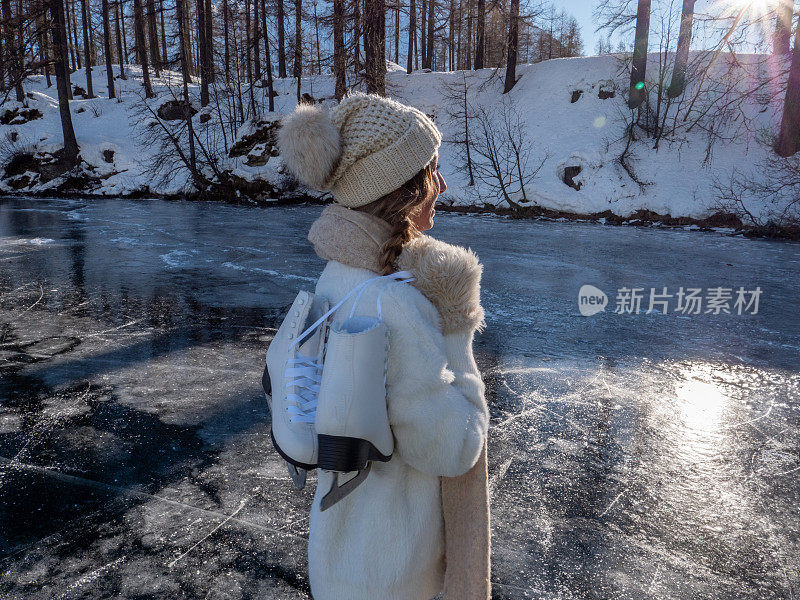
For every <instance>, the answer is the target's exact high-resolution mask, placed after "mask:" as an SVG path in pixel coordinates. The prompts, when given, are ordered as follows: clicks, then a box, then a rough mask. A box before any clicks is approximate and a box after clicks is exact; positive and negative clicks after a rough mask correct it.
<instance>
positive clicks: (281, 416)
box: [263, 291, 329, 489]
mask: <svg viewBox="0 0 800 600" xmlns="http://www.w3.org/2000/svg"><path fill="white" fill-rule="evenodd" d="M328 307H329V304H328V301H327V300H325V299H324V298H317V297H314V295H313V294H311V293H309V292H304V291H301V292H300V293H299V294H298V295H297V297H296V298H295V301H294V303H293V304H292V307H291V309H289V314H288V315H287V318H286V319H284V321H283V323H282V324H281V327H280V329H278V332H277V333H276V334H275V338H274V339H273V340H272V343H271V344H270V346H269V349H268V350H267V368H266V369H265V372H264V375H265V380H264V381H263V384H264V391H265V392H266V393H267V394H268V397H269V401H270V411H271V412H272V432H271V435H272V443H273V445H274V446H275V449H276V450H277V451H278V453H279V454H280V455H281V456H282V457H283V458H284V460H286V463H287V465H288V468H289V474H290V475H291V477H292V481H294V484H295V485H296V486H297V488H298V489H303V487H304V486H305V481H306V472H307V471H309V470H311V469H314V468H316V466H317V436H316V432H315V430H314V419H315V412H316V409H317V395H318V393H319V384H320V382H321V380H322V364H323V359H324V350H325V338H326V336H327V333H328V322H327V321H326V320H324V319H323V320H322V321H321V322H319V323H317V327H316V328H315V329H309V330H308V331H304V329H306V326H307V325H308V323H309V322H310V321H315V320H317V319H318V318H319V317H320V316H321V315H324V314H326V313H327V312H328ZM301 332H302V333H301ZM267 377H268V380H267ZM268 387H269V388H271V389H270V390H269V391H268V390H267V388H268Z"/></svg>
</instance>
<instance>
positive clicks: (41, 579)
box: [0, 199, 800, 600]
mask: <svg viewBox="0 0 800 600" xmlns="http://www.w3.org/2000/svg"><path fill="white" fill-rule="evenodd" d="M320 210H321V208H320V207H318V206H316V207H293V208H290V207H274V208H270V209H256V208H245V207H234V206H226V205H220V204H216V203H190V202H177V201H171V202H165V201H161V200H136V201H119V200H107V201H100V202H97V201H93V202H83V201H80V200H46V199H37V200H17V199H3V200H0V264H2V268H0V573H2V575H0V597H2V598H15V599H16V598H20V599H21V598H25V599H28V598H32V599H38V598H53V597H63V598H78V597H83V598H159V599H161V598H177V597H184V598H260V599H266V598H276V599H281V600H282V599H286V598H309V597H310V594H309V589H308V579H307V562H306V554H305V552H306V543H307V541H306V540H307V533H308V531H307V529H308V518H307V514H308V508H309V504H310V502H311V497H312V491H313V487H314V486H313V481H312V482H311V485H310V486H309V487H308V488H307V489H306V490H304V491H303V492H302V493H297V492H295V491H294V488H293V486H292V484H291V482H290V480H289V477H288V474H287V473H286V470H285V467H284V465H283V462H282V461H281V460H280V459H279V457H278V456H277V454H276V453H275V452H274V450H273V449H272V446H271V443H270V441H269V436H268V432H269V411H268V409H267V407H266V404H265V402H264V400H263V395H262V394H261V391H260V375H261V368H262V365H263V360H264V353H265V351H266V346H267V343H268V341H269V340H270V339H271V336H272V335H273V334H274V331H275V330H274V328H275V327H276V326H277V324H278V322H279V319H280V317H281V316H282V311H283V310H285V309H286V308H287V307H288V305H289V304H290V303H291V301H292V300H293V299H294V296H295V294H296V292H297V291H298V290H299V289H303V288H305V289H309V288H310V287H311V286H312V285H313V282H314V280H315V278H316V277H317V276H318V274H319V272H320V271H321V270H322V268H323V266H324V263H323V261H322V260H320V259H319V258H318V257H316V255H315V254H314V253H313V250H312V248H311V246H310V244H309V242H308V241H307V239H306V234H307V232H308V227H309V225H310V223H311V222H312V220H313V219H314V218H315V217H316V216H317V215H318V214H319V212H320ZM436 221H437V224H436V227H435V228H434V229H433V230H432V232H431V233H432V234H433V235H435V236H436V237H439V238H440V239H443V240H445V241H448V242H454V243H459V244H462V245H465V246H470V247H471V248H472V249H473V250H475V251H476V252H477V253H478V255H479V256H480V258H481V261H482V262H483V263H484V265H485V270H484V280H483V281H484V283H483V304H484V307H485V309H486V312H487V321H488V327H487V329H486V331H484V332H483V333H482V334H480V335H478V336H477V337H476V342H475V353H476V358H477V360H478V363H479V365H480V367H481V369H482V372H483V374H484V379H485V381H486V383H487V390H488V399H489V402H490V406H491V413H492V424H491V431H490V447H489V463H490V464H489V475H490V489H491V494H492V499H491V506H492V527H493V539H492V549H493V571H492V581H493V590H494V598H502V599H518V598H614V599H618V598H623V599H626V598H647V597H651V598H711V597H713V598H791V597H792V596H797V594H798V592H800V574H799V573H798V570H797V564H798V562H800V515H799V514H798V506H800V452H799V451H798V448H800V372H798V365H800V316H798V314H797V312H796V306H797V297H798V293H800V279H799V278H798V271H799V270H800V246H798V245H797V244H790V243H780V242H771V241H766V240H747V239H743V238H741V237H730V236H725V235H722V234H719V233H697V232H684V231H674V230H672V231H668V230H651V229H644V228H633V227H630V228H627V227H626V228H621V227H614V226H603V225H599V224H588V223H554V222H530V221H518V220H511V219H504V218H498V217H490V216H476V215H470V216H466V215H455V214H449V213H441V212H440V213H438V214H437V219H436ZM34 239H40V240H42V239H47V240H52V241H50V242H49V243H44V244H36V243H30V240H34ZM165 256H167V257H171V258H170V260H165V259H164V257H165ZM583 284H592V285H595V286H596V287H598V288H600V289H601V290H604V291H605V292H606V293H608V294H609V300H610V303H611V305H610V306H609V307H608V308H607V310H606V311H605V312H601V313H599V314H597V315H594V316H592V317H583V316H581V315H580V314H579V312H578V304H577V291H578V289H579V288H580V287H581V286H582V285H583ZM739 285H742V286H744V287H745V288H750V289H752V288H755V287H756V286H760V287H761V289H762V290H763V295H762V298H761V304H760V307H759V312H758V314H756V315H736V314H727V315H726V314H720V315H713V314H700V315H679V314H672V313H668V314H666V315H665V314H658V313H651V314H644V313H640V314H638V315H637V314H616V313H614V312H613V294H614V292H615V290H616V289H617V288H621V287H623V286H629V287H644V288H647V289H649V288H650V287H656V288H659V289H660V288H661V287H663V286H667V287H668V288H669V289H670V290H672V291H674V290H675V289H677V287H678V286H684V287H703V288H706V287H714V286H730V287H733V286H739Z"/></svg>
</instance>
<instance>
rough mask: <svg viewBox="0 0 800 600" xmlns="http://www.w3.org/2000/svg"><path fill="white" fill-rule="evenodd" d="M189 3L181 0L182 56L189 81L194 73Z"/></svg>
mask: <svg viewBox="0 0 800 600" xmlns="http://www.w3.org/2000/svg"><path fill="white" fill-rule="evenodd" d="M189 12H190V11H189V5H188V4H187V3H186V0H184V2H183V15H182V16H183V23H182V24H183V43H184V45H185V46H186V48H185V49H184V58H185V59H186V74H187V75H188V77H189V83H191V82H192V75H194V74H195V69H194V65H195V61H194V58H193V54H194V46H192V31H193V29H194V28H193V27H192V23H191V17H190V15H189Z"/></svg>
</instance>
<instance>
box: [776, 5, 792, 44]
mask: <svg viewBox="0 0 800 600" xmlns="http://www.w3.org/2000/svg"><path fill="white" fill-rule="evenodd" d="M793 12H794V0H779V3H778V7H777V17H776V19H775V35H774V36H773V43H772V52H773V53H774V54H789V52H790V47H789V43H790V42H791V37H792V13H793Z"/></svg>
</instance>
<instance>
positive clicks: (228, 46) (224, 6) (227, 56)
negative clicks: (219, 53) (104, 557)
mask: <svg viewBox="0 0 800 600" xmlns="http://www.w3.org/2000/svg"><path fill="white" fill-rule="evenodd" d="M229 17H230V15H229V14H228V0H223V1H222V26H223V29H224V30H225V83H228V84H230V82H231V41H230V28H229V25H228V19H229Z"/></svg>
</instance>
